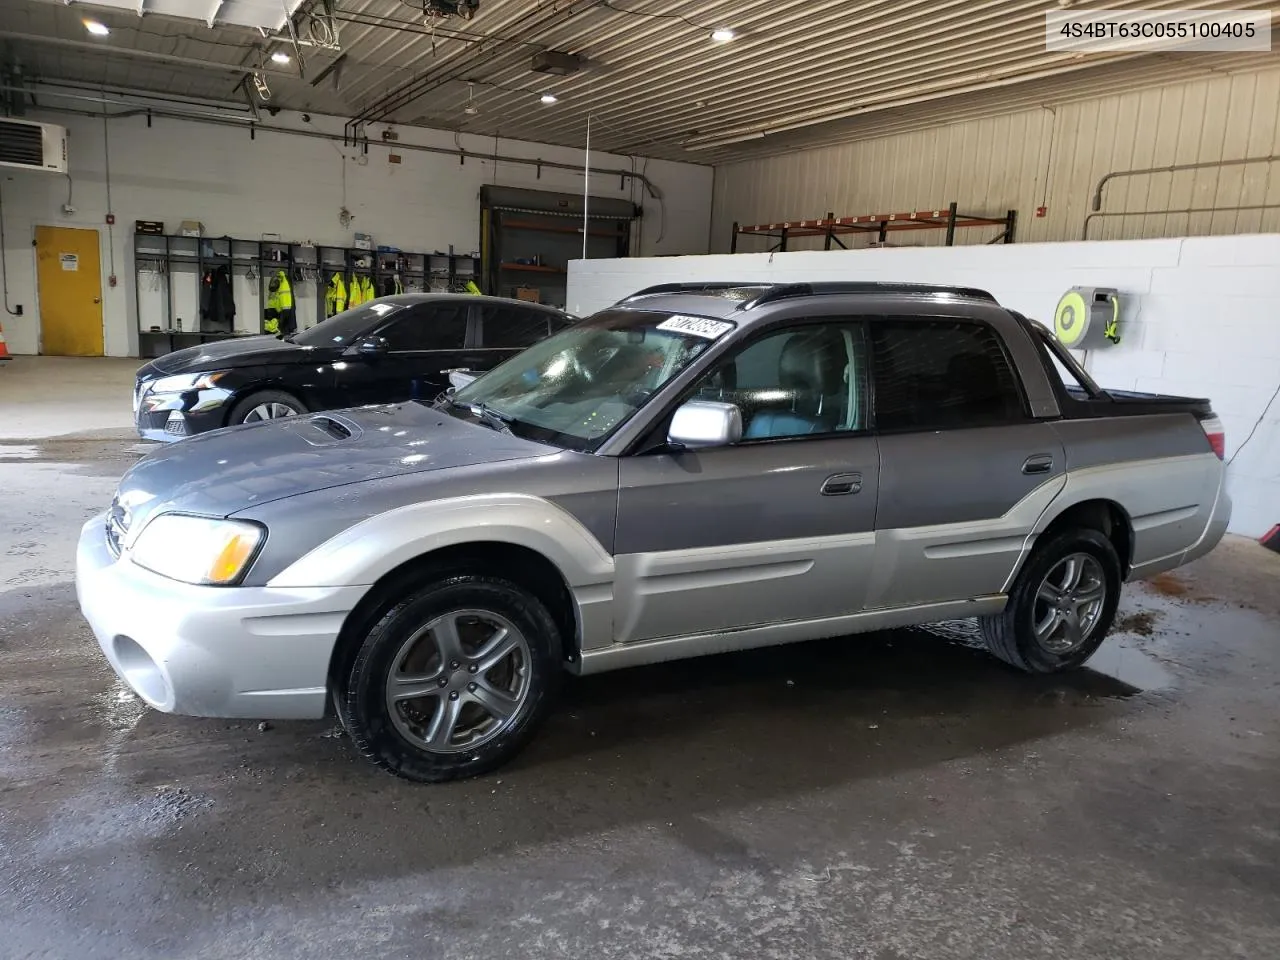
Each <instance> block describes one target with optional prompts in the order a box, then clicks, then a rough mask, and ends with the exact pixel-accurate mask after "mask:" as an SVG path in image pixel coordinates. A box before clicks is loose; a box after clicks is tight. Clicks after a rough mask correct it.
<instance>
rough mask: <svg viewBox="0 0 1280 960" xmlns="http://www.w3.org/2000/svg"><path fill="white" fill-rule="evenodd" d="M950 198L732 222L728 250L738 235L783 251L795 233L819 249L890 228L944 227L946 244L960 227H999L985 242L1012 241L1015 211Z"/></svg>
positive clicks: (884, 232) (734, 248)
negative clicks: (843, 213) (902, 208)
mask: <svg viewBox="0 0 1280 960" xmlns="http://www.w3.org/2000/svg"><path fill="white" fill-rule="evenodd" d="M957 207H958V204H957V203H955V202H954V201H953V202H952V203H950V204H948V205H947V206H946V207H945V208H931V207H922V208H919V209H916V210H912V211H911V212H910V213H869V214H867V215H866V216H859V217H837V216H836V215H835V214H834V213H828V214H827V215H826V216H825V217H823V218H822V219H820V220H783V221H780V222H777V223H757V224H753V225H751V226H746V227H744V226H742V225H741V224H738V223H734V225H733V237H732V239H731V240H730V243H729V252H730V253H737V252H738V237H740V236H751V237H769V238H771V239H773V240H776V241H777V243H775V244H774V245H772V246H771V247H770V248H769V250H770V252H772V251H775V250H776V251H785V250H786V249H787V243H788V242H789V241H791V240H794V239H796V238H798V237H822V238H823V239H824V243H823V249H824V250H830V249H831V245H832V244H833V243H834V244H836V245H837V246H838V247H840V249H842V250H846V249H848V248H847V247H846V246H845V245H844V243H843V242H842V241H841V240H840V237H842V236H847V235H849V234H856V233H874V234H876V237H877V239H878V240H879V242H880V243H884V241H885V238H886V237H887V236H888V235H889V233H890V232H892V231H896V230H946V231H947V240H946V245H947V246H948V247H950V246H952V245H953V244H954V243H955V237H956V230H957V229H958V228H960V227H1003V228H1004V229H1002V230H1001V231H1000V233H998V234H997V235H996V236H995V237H993V238H992V239H990V240H988V241H987V242H988V243H1013V233H1014V228H1015V227H1016V225H1017V222H1018V211H1017V210H1009V211H1006V213H1005V215H1004V216H1003V217H979V216H974V215H971V214H967V213H959V212H957Z"/></svg>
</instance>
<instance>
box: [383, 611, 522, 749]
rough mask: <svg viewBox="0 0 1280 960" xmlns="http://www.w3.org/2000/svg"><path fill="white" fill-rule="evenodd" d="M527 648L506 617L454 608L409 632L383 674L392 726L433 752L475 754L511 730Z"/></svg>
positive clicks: (520, 690) (520, 705)
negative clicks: (389, 667)
mask: <svg viewBox="0 0 1280 960" xmlns="http://www.w3.org/2000/svg"><path fill="white" fill-rule="evenodd" d="M530 656H531V655H530V652H529V642H528V641H527V640H526V639H525V637H524V634H522V633H521V632H520V630H519V629H518V628H517V627H516V626H515V625H514V624H513V623H511V621H509V620H507V619H506V618H505V617H502V616H499V615H498V614H496V613H493V612H491V611H488V610H459V611H456V612H453V613H447V614H445V615H444V616H442V617H437V618H436V619H435V620H432V621H431V622H430V623H429V624H427V625H426V626H424V627H423V628H422V629H421V630H419V631H417V632H416V633H414V634H412V635H411V636H410V637H409V639H407V640H406V641H405V642H404V643H403V644H402V645H401V647H400V650H399V652H398V653H397V654H396V656H395V660H394V668H393V669H392V670H391V671H390V672H389V673H388V675H387V683H386V703H387V712H388V714H389V715H390V717H391V722H392V723H393V724H394V726H395V728H396V729H397V730H398V731H400V734H401V735H402V736H404V737H405V738H406V739H407V740H409V741H410V742H412V743H415V744H417V745H420V746H421V747H422V748H424V749H426V750H430V751H432V752H433V753H458V752H462V751H466V750H474V749H475V748H476V747H479V746H482V745H483V744H485V743H488V742H489V741H490V740H493V739H494V738H496V737H498V736H500V735H501V734H502V733H503V731H504V730H506V729H507V728H508V727H510V726H511V723H512V721H513V720H514V718H515V717H516V715H517V714H518V713H519V712H520V708H521V707H522V706H523V705H524V702H525V700H526V699H527V698H528V696H529V677H530V671H529V661H530Z"/></svg>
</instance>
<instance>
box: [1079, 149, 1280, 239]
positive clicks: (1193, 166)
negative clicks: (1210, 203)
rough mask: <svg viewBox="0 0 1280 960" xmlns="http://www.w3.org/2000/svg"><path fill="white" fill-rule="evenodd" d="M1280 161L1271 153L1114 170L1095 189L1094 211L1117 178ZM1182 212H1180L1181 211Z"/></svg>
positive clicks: (1105, 175) (1279, 157)
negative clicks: (1110, 184)
mask: <svg viewBox="0 0 1280 960" xmlns="http://www.w3.org/2000/svg"><path fill="white" fill-rule="evenodd" d="M1277 160H1280V154H1277V153H1271V154H1268V155H1267V156H1265V157H1241V158H1239V159H1236V160H1203V161H1201V162H1200V163H1173V164H1169V165H1168V166H1165V167H1143V168H1141V169H1138V170H1112V171H1111V172H1110V173H1106V174H1103V176H1102V179H1100V180H1099V181H1098V185H1097V186H1096V187H1094V188H1093V209H1094V210H1101V209H1102V188H1103V187H1105V186H1106V185H1107V184H1108V183H1109V182H1110V181H1112V180H1114V179H1115V178H1116V177H1140V176H1143V175H1145V174H1149V173H1177V172H1178V171H1179V170H1207V169H1208V168H1210V167H1240V166H1244V165H1245V164H1246V163H1275V162H1276V161H1277ZM1179 212H1180V211H1179ZM1088 228H1089V222H1088V220H1087V219H1086V220H1085V229H1086V230H1087V229H1088Z"/></svg>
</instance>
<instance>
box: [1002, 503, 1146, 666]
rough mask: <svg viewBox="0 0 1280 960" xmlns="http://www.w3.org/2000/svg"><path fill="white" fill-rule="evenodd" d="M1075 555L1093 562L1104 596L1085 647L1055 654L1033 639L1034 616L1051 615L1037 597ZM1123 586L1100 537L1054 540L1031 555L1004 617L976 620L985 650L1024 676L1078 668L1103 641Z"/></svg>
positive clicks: (1072, 533) (1093, 533) (1078, 533)
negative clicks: (1043, 613) (1096, 565)
mask: <svg viewBox="0 0 1280 960" xmlns="http://www.w3.org/2000/svg"><path fill="white" fill-rule="evenodd" d="M1077 554H1085V555H1087V556H1089V557H1092V558H1094V560H1096V561H1097V563H1098V564H1099V566H1100V569H1101V574H1102V577H1101V579H1102V582H1103V584H1104V586H1105V590H1106V593H1105V596H1104V597H1103V598H1102V604H1101V609H1100V610H1099V611H1098V613H1097V616H1096V619H1095V620H1094V621H1093V623H1092V626H1091V627H1090V628H1089V630H1088V632H1087V634H1086V635H1085V636H1084V639H1083V642H1082V643H1080V644H1079V645H1078V646H1075V647H1074V648H1072V649H1069V650H1066V651H1062V652H1056V651H1054V650H1052V649H1049V648H1048V647H1046V645H1045V644H1044V643H1042V642H1041V641H1040V640H1039V639H1038V638H1037V636H1036V617H1037V611H1038V610H1039V611H1042V612H1051V608H1050V606H1049V605H1048V603H1047V601H1045V600H1043V599H1042V598H1039V592H1040V588H1041V585H1042V584H1043V583H1044V582H1045V578H1046V577H1048V576H1049V574H1050V573H1052V572H1054V571H1055V570H1056V569H1057V568H1058V567H1059V565H1060V564H1063V563H1064V561H1066V560H1067V559H1068V558H1070V557H1072V556H1074V555H1077ZM1122 581H1123V577H1122V573H1121V566H1120V557H1119V555H1118V554H1117V553H1116V548H1115V546H1114V545H1113V544H1112V543H1111V541H1110V540H1108V539H1107V538H1106V537H1105V536H1103V535H1102V534H1101V533H1100V532H1098V531H1097V530H1092V529H1089V528H1078V529H1071V530H1063V531H1060V532H1059V533H1056V534H1054V535H1053V536H1052V537H1051V538H1050V539H1048V540H1046V541H1044V542H1043V543H1040V544H1037V545H1036V547H1035V549H1034V550H1033V551H1032V553H1031V556H1030V557H1029V558H1028V560H1027V562H1026V564H1025V565H1024V566H1023V568H1022V571H1021V572H1020V573H1019V574H1018V577H1017V579H1016V580H1015V581H1014V584H1013V589H1012V590H1011V591H1009V604H1008V606H1007V607H1005V609H1004V611H1003V612H1002V613H998V614H993V615H990V616H985V617H982V618H980V620H979V624H980V626H981V629H982V636H983V639H984V640H985V641H986V646H987V649H988V650H989V651H990V652H991V653H992V654H994V655H995V656H997V657H999V658H1000V659H1001V660H1003V661H1004V662H1005V663H1008V664H1010V665H1012V666H1014V667H1017V668H1018V669H1019V670H1025V671H1026V672H1027V673H1057V672H1059V671H1062V670H1071V669H1074V668H1076V667H1079V666H1080V665H1081V664H1083V663H1084V662H1085V661H1086V660H1088V659H1089V658H1090V657H1091V656H1093V654H1094V653H1095V652H1096V651H1097V649H1098V647H1099V646H1100V645H1101V644H1102V641H1103V640H1105V639H1106V636H1107V632H1108V631H1109V630H1110V629H1111V623H1112V621H1113V620H1114V619H1115V615H1116V606H1117V604H1119V602H1120V586H1121V583H1122ZM1037 602H1039V604H1040V606H1039V607H1037Z"/></svg>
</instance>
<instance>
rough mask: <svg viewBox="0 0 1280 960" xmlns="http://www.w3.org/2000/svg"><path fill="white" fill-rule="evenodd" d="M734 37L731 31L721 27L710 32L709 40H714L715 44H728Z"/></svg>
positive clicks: (734, 34)
mask: <svg viewBox="0 0 1280 960" xmlns="http://www.w3.org/2000/svg"><path fill="white" fill-rule="evenodd" d="M736 36H737V34H736V33H734V32H733V31H732V30H730V29H729V28H728V27H721V28H720V29H718V30H712V31H711V39H712V40H714V41H715V42H716V43H728V42H729V41H730V40H732V39H733V38H734V37H736Z"/></svg>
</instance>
